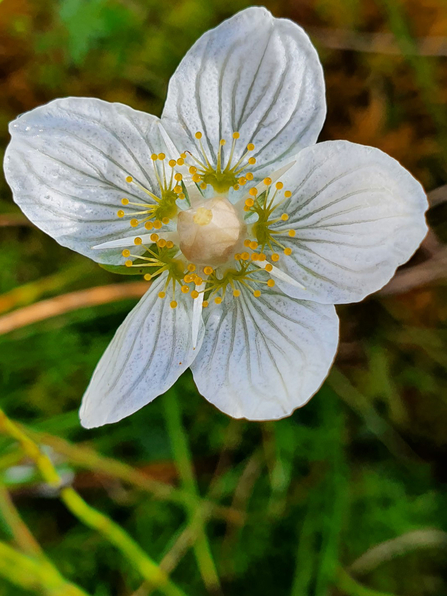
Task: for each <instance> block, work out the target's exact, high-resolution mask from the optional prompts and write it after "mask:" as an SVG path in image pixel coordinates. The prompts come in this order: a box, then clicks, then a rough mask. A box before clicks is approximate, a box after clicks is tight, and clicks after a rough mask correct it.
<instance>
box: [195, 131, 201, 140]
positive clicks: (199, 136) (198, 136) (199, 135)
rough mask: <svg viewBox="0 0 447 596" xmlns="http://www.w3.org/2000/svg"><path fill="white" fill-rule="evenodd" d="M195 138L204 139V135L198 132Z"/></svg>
mask: <svg viewBox="0 0 447 596" xmlns="http://www.w3.org/2000/svg"><path fill="white" fill-rule="evenodd" d="M194 136H195V137H196V139H201V138H202V133H201V132H196V134H195V135H194Z"/></svg>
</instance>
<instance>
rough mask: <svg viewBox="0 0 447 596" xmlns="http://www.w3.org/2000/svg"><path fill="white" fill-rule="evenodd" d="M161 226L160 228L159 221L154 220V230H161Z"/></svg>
mask: <svg viewBox="0 0 447 596" xmlns="http://www.w3.org/2000/svg"><path fill="white" fill-rule="evenodd" d="M161 226H162V223H161V221H160V220H159V219H156V220H155V221H154V228H155V229H156V230H160V229H161Z"/></svg>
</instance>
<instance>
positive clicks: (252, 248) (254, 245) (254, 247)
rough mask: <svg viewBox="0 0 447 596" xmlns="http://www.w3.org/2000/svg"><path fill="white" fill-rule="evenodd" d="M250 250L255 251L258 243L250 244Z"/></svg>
mask: <svg viewBox="0 0 447 596" xmlns="http://www.w3.org/2000/svg"><path fill="white" fill-rule="evenodd" d="M250 248H251V250H256V249H257V248H258V243H257V242H256V241H255V240H253V242H250Z"/></svg>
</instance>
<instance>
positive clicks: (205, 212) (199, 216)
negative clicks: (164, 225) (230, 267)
mask: <svg viewBox="0 0 447 596" xmlns="http://www.w3.org/2000/svg"><path fill="white" fill-rule="evenodd" d="M177 232H178V235H179V239H180V250H181V251H182V253H183V254H184V256H185V257H186V258H187V259H188V261H190V262H192V263H195V264H197V265H210V266H211V267H216V266H218V265H223V264H224V263H226V262H227V261H228V260H229V259H231V258H232V257H233V255H234V254H235V253H237V252H238V251H239V250H240V249H241V248H242V246H243V242H244V238H245V232H246V225H245V223H244V221H243V219H242V218H241V217H240V216H239V214H238V213H237V211H236V209H235V208H234V206H233V205H232V204H231V203H230V201H229V200H228V199H227V198H225V197H220V196H219V197H215V198H213V199H204V200H203V201H200V202H199V203H197V205H195V206H194V208H192V209H188V210H186V211H180V212H179V214H178V216H177Z"/></svg>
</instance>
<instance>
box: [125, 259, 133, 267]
mask: <svg viewBox="0 0 447 596" xmlns="http://www.w3.org/2000/svg"><path fill="white" fill-rule="evenodd" d="M124 264H125V265H126V267H132V261H131V260H130V259H129V260H128V261H126V262H125V263H124Z"/></svg>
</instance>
